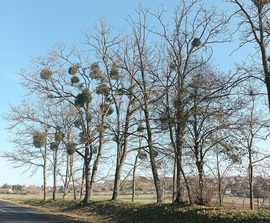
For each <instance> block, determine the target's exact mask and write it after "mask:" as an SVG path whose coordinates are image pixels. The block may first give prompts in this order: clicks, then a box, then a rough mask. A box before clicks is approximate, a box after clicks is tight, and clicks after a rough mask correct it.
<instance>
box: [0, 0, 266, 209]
mask: <svg viewBox="0 0 270 223" xmlns="http://www.w3.org/2000/svg"><path fill="white" fill-rule="evenodd" d="M229 2H230V3H232V4H231V5H235V6H237V10H236V12H235V13H232V16H229V17H226V16H225V15H224V14H221V13H219V12H218V10H217V9H216V8H209V7H208V8H205V7H204V6H203V5H202V4H201V2H200V1H198V0H191V1H182V3H180V4H179V5H177V6H176V7H175V10H174V15H173V19H172V20H170V21H168V18H167V16H168V15H167V14H166V11H165V9H164V8H161V10H159V11H155V12H153V11H151V10H148V9H144V8H143V7H142V6H141V5H140V6H139V7H138V9H137V17H136V18H132V17H129V18H128V19H127V23H128V24H129V27H130V31H126V32H116V31H115V30H112V28H111V27H110V26H109V25H107V24H106V23H105V22H104V20H100V21H98V23H97V25H96V27H95V29H94V32H93V33H87V34H85V46H84V48H83V49H78V48H77V47H68V46H66V45H65V44H58V45H55V46H54V47H53V49H52V50H51V52H50V53H48V55H46V56H45V57H38V58H35V59H34V61H33V65H34V68H33V69H32V70H31V71H22V72H21V73H20V76H21V78H22V85H23V86H24V87H25V88H26V91H27V96H28V98H30V99H31V100H34V101H35V103H33V102H30V99H27V100H28V101H24V102H23V103H22V104H21V105H19V106H11V111H10V114H8V115H7V117H6V118H7V119H8V120H9V121H10V123H11V124H10V126H9V129H10V130H12V132H13V133H15V135H13V142H14V143H15V144H16V145H17V146H18V147H17V149H16V151H14V152H9V153H6V154H4V155H3V156H4V157H6V158H7V159H8V160H9V161H10V162H13V163H14V164H15V166H25V167H27V168H28V169H27V170H29V169H31V170H32V171H33V174H34V173H35V171H37V169H38V168H39V167H41V168H42V170H43V179H44V182H43V185H44V188H46V185H47V182H46V180H47V175H48V174H49V173H47V171H49V172H51V173H52V174H53V182H54V190H53V191H54V193H53V199H55V192H56V183H57V177H58V176H61V177H62V179H63V182H64V188H65V193H64V194H65V196H66V194H67V192H68V190H69V186H70V185H73V188H75V187H76V182H75V177H74V174H75V172H76V171H78V170H80V171H81V172H82V182H81V185H82V188H81V191H83V190H84V185H85V195H84V199H83V202H87V201H89V200H90V199H92V196H93V188H94V186H95V182H96V180H97V177H98V176H97V175H98V174H99V173H101V172H102V171H101V170H100V169H99V168H100V165H101V164H104V162H106V161H107V160H106V159H107V157H108V156H110V155H114V157H115V160H114V163H113V166H114V168H115V171H114V190H113V194H112V199H113V200H115V199H117V198H118V194H119V190H120V186H121V174H122V173H123V168H125V163H126V161H127V158H128V157H129V158H130V157H133V158H134V160H135V162H134V165H133V166H132V168H131V169H132V170H133V176H135V172H136V167H137V164H138V161H139V160H144V161H145V162H148V163H149V166H150V169H151V173H152V177H153V182H154V185H155V191H156V198H157V203H160V202H162V195H163V192H162V182H161V173H160V171H159V169H160V166H161V163H162V162H164V160H165V161H166V160H168V162H169V160H173V163H174V165H173V168H172V172H170V173H167V175H168V176H173V183H174V184H173V185H174V188H173V201H174V202H183V201H184V200H185V197H186V195H187V198H188V201H189V202H190V203H194V202H196V203H199V204H205V203H207V202H208V200H207V197H206V191H207V190H206V189H207V188H206V187H207V185H206V176H205V168H206V167H207V168H209V169H210V170H213V169H215V170H216V172H215V174H216V176H217V177H218V180H219V181H218V182H220V183H219V186H218V192H219V200H220V204H221V202H222V194H223V191H224V188H223V187H222V177H223V173H225V172H226V171H228V170H229V169H230V167H231V166H232V165H233V164H236V163H237V164H240V163H242V165H243V163H245V159H246V162H247V163H248V164H247V165H248V168H247V170H248V173H249V176H250V178H249V179H250V185H249V188H250V191H251V198H252V195H253V189H252V182H253V180H252V177H253V165H254V164H255V163H260V162H263V161H264V160H265V159H266V158H268V155H267V154H261V153H260V151H255V149H254V143H255V141H256V139H257V138H258V137H259V136H260V137H261V139H264V140H265V139H266V138H267V131H266V129H267V126H268V124H267V123H268V122H269V119H268V118H265V117H266V116H265V115H263V114H264V111H263V109H265V105H266V103H265V104H264V103H262V101H263V96H262V95H261V92H264V91H263V88H261V84H260V82H259V81H258V80H259V79H261V80H262V83H266V85H267V89H269V88H268V85H269V81H268V78H269V77H268V76H269V74H268V69H269V68H268V67H269V65H268V62H267V56H266V44H267V41H268V36H265V33H267V34H268V30H269V29H268V28H269V26H268V25H269V23H268V21H267V17H266V15H267V14H266V13H267V12H268V8H267V5H265V4H263V3H262V4H257V6H256V7H254V5H253V3H252V2H250V3H241V2H240V1H238V0H231V1H229ZM235 15H236V16H240V17H241V18H240V20H239V18H237V19H238V21H240V23H239V26H238V28H239V27H244V28H245V30H244V31H243V32H242V33H243V35H244V36H243V38H245V39H244V40H243V42H242V43H241V44H242V45H245V44H247V43H250V42H255V44H257V46H258V47H259V48H258V50H259V51H258V50H257V49H256V48H254V52H256V53H258V52H261V55H262V62H263V66H262V68H263V73H262V74H258V70H259V65H258V66H255V65H254V64H252V67H251V66H247V65H245V66H238V67H237V69H235V72H229V71H227V72H226V73H224V72H220V71H218V70H217V69H216V68H215V67H214V65H213V64H211V60H212V55H213V46H214V45H215V44H229V41H231V35H232V33H231V32H230V29H228V27H231V26H232V24H231V21H232V19H234V18H235V17H234V16H235ZM256 19H258V20H256ZM153 21H154V22H153ZM250 44H251V43H250ZM251 46H253V45H251ZM255 46H256V45H255ZM257 51H258V52H257ZM224 60H226V58H224ZM254 60H255V59H254ZM257 100H260V102H261V103H260V104H258V103H257ZM264 130H265V131H264ZM263 137H264V138H263ZM75 154H78V155H77V156H75ZM254 154H255V155H254ZM79 157H81V160H82V161H83V162H80V159H79ZM255 158H256V159H255ZM214 160H215V161H214ZM47 162H49V164H48V163H47ZM221 163H222V164H221ZM75 164H76V165H81V166H79V167H78V168H77V167H76V168H74V165H75ZM63 165H65V167H64V169H65V173H62V172H61V171H60V169H62V168H63ZM222 165H225V166H226V168H225V170H226V171H225V172H222V171H221V169H222V168H221V166H222ZM50 167H52V168H50ZM190 169H192V171H191V170H190ZM104 171H105V170H104ZM104 171H103V172H104ZM194 172H196V174H197V176H198V190H197V191H196V192H194V191H193V190H191V189H190V187H189V174H192V173H194ZM183 188H184V190H183ZM222 188H223V189H222ZM74 196H75V198H76V191H75V190H74ZM44 199H46V190H44ZM251 208H253V200H251Z"/></svg>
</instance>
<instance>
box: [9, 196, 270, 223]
mask: <svg viewBox="0 0 270 223" xmlns="http://www.w3.org/2000/svg"><path fill="white" fill-rule="evenodd" d="M13 200H17V201H19V202H23V203H24V204H27V205H31V206H35V207H41V208H45V209H47V210H53V211H55V212H61V213H63V214H67V215H69V216H75V217H76V216H80V219H84V220H85V221H86V222H115V223H144V222H147V223H155V222H157V223H163V222H164V223H167V222H170V223H173V222H179V223H193V222H194V223H231V222H236V223H237V222H239V223H240V222H241V223H242V222H244V223H266V222H270V211H268V210H233V209H229V208H216V207H205V206H197V205H192V206H189V205H184V206H183V205H179V204H168V203H165V204H146V203H144V202H141V203H137V202H135V203H132V202H127V201H101V200H98V201H91V202H89V203H88V204H81V203H80V201H74V200H63V199H57V200H56V201H53V200H47V201H42V199H40V198H36V199H34V198H26V197H25V198H24V199H21V198H20V199H18V198H13Z"/></svg>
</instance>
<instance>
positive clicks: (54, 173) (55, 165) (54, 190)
mask: <svg viewBox="0 0 270 223" xmlns="http://www.w3.org/2000/svg"><path fill="white" fill-rule="evenodd" d="M57 153H58V146H57V147H56V148H54V151H53V197H52V199H53V200H54V201H55V200H56V190H57V188H56V181H57V167H58V166H57V165H58V164H57Z"/></svg>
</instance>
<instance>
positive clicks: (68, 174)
mask: <svg viewBox="0 0 270 223" xmlns="http://www.w3.org/2000/svg"><path fill="white" fill-rule="evenodd" d="M70 157H71V156H70V155H68V154H67V162H66V176H65V182H64V193H63V199H66V198H67V195H68V191H69V183H70V175H71V172H70V159H71V158H70Z"/></svg>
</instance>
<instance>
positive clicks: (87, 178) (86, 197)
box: [82, 146, 92, 204]
mask: <svg viewBox="0 0 270 223" xmlns="http://www.w3.org/2000/svg"><path fill="white" fill-rule="evenodd" d="M91 153H92V152H91ZM91 153H89V147H87V146H86V148H85V157H84V171H85V173H84V177H85V195H84V199H83V201H82V202H83V203H84V204H86V203H87V202H88V201H89V199H90V162H91Z"/></svg>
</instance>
